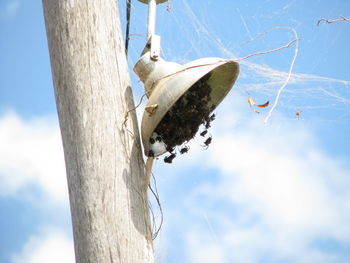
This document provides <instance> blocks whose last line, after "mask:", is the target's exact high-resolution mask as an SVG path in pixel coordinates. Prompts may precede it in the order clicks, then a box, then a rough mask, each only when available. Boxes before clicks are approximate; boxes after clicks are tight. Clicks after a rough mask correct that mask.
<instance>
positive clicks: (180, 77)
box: [134, 52, 239, 157]
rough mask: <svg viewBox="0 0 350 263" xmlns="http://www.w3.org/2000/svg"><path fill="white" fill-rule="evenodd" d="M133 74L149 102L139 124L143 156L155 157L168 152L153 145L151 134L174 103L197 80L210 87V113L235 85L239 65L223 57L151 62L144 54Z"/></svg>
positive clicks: (161, 147) (162, 146) (164, 147)
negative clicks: (186, 61)
mask: <svg viewBox="0 0 350 263" xmlns="http://www.w3.org/2000/svg"><path fill="white" fill-rule="evenodd" d="M134 71H135V72H136V74H137V75H138V76H139V78H140V80H141V81H142V82H143V83H144V84H145V91H146V94H147V96H148V99H149V100H148V103H147V106H146V109H148V110H147V111H145V112H144V114H143V117H142V124H141V137H142V142H143V146H144V152H145V155H146V156H155V157H156V156H159V155H161V154H163V153H165V152H167V149H166V145H158V146H157V145H156V144H154V138H155V136H157V134H155V133H154V132H155V130H156V129H157V126H158V124H159V123H160V122H161V121H162V119H163V118H164V116H165V115H166V114H167V112H168V111H169V110H171V108H172V107H173V106H174V104H175V103H176V102H177V101H178V100H179V99H180V98H181V97H182V96H183V95H184V94H186V92H188V91H189V89H190V88H191V87H193V86H195V84H196V83H197V82H198V81H200V80H201V79H202V81H203V79H204V81H205V82H206V84H207V85H209V86H210V100H209V101H208V102H207V104H208V105H207V106H208V108H209V109H210V111H213V110H214V109H215V108H216V107H217V106H218V104H219V103H220V102H221V101H222V100H223V99H224V97H225V96H226V95H227V93H228V92H229V91H230V90H231V88H232V86H233V84H234V83H235V81H236V79H237V77H238V73H239V64H238V63H237V62H234V61H232V60H225V59H222V58H201V59H198V60H194V61H191V62H189V63H187V64H185V65H179V64H177V63H173V62H166V61H164V60H162V59H160V58H159V60H157V61H153V60H152V59H150V53H149V52H147V53H146V54H144V55H143V56H142V57H141V59H140V60H139V61H138V62H137V63H136V65H135V67H134ZM189 106H190V105H189ZM179 128H181V127H179ZM151 138H153V139H151ZM150 139H151V141H152V142H153V143H152V144H150ZM153 144H154V145H153Z"/></svg>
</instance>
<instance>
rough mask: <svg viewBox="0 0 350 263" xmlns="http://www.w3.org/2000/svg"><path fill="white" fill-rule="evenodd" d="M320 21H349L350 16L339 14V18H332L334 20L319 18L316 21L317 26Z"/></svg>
mask: <svg viewBox="0 0 350 263" xmlns="http://www.w3.org/2000/svg"><path fill="white" fill-rule="evenodd" d="M322 21H323V22H326V23H327V24H332V23H337V22H342V21H350V17H344V16H340V18H338V19H334V20H331V19H326V18H321V19H320V20H318V21H317V26H319V25H320V23H321V22H322Z"/></svg>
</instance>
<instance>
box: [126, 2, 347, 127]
mask: <svg viewBox="0 0 350 263" xmlns="http://www.w3.org/2000/svg"><path fill="white" fill-rule="evenodd" d="M134 2H136V3H133V11H134V12H136V13H137V15H136V14H134V15H133V16H132V19H133V20H132V24H133V25H134V27H133V28H134V30H136V32H141V33H139V34H136V36H134V39H133V36H131V38H132V41H134V40H135V41H134V44H136V42H137V45H133V47H132V48H133V50H132V51H131V54H130V56H129V59H130V62H131V63H130V65H131V66H132V65H133V64H134V63H135V62H136V61H137V59H138V57H139V52H140V46H142V45H144V41H145V40H144V38H145V37H144V35H145V33H144V32H142V31H140V30H145V26H146V25H145V21H146V19H147V18H146V15H147V12H146V9H147V6H145V5H140V4H138V2H137V1H134ZM225 2H226V1H222V3H221V2H220V4H218V3H217V1H201V3H200V4H198V2H196V1H189V0H177V1H172V2H171V4H172V6H171V10H170V11H166V5H158V9H157V12H158V13H157V21H158V23H157V29H156V32H157V34H159V35H160V36H161V37H162V43H161V46H162V50H161V55H162V57H163V58H165V59H166V60H169V61H175V62H178V63H186V62H189V61H191V60H194V59H198V58H201V57H211V56H213V57H222V58H225V59H236V58H239V57H244V56H247V55H249V54H254V53H258V52H262V51H266V50H271V49H275V48H278V47H281V46H284V45H286V44H287V43H288V42H290V41H292V40H293V38H294V36H293V34H292V33H291V32H290V31H288V30H274V31H271V32H269V33H266V34H264V32H266V31H268V30H271V29H272V28H276V27H279V26H284V25H286V24H288V25H289V26H291V27H293V28H294V29H295V30H296V31H298V33H299V34H300V37H301V41H300V52H299V55H298V57H297V58H296V65H295V69H294V71H293V74H292V75H291V78H290V80H289V81H288V84H287V85H286V87H285V89H284V90H283V92H282V93H281V98H280V100H279V102H278V105H277V107H276V110H278V111H279V112H282V113H284V114H285V117H286V118H294V117H295V116H294V113H295V112H296V111H302V112H303V113H307V115H308V117H307V119H308V121H341V122H342V121H348V120H349V117H350V116H349V113H350V111H349V109H350V92H349V86H350V81H349V80H347V79H346V77H345V78H339V77H338V76H337V75H336V74H332V73H328V72H324V64H329V62H328V61H327V57H328V56H330V55H331V54H332V53H333V52H332V50H336V49H337V48H338V46H339V43H341V41H343V36H344V35H346V34H347V32H348V30H349V26H350V25H346V24H345V23H344V24H343V25H339V26H338V25H337V27H336V28H334V27H333V26H334V25H321V27H317V25H316V24H317V21H318V20H317V18H319V16H321V14H320V15H319V16H315V17H314V19H313V17H310V18H307V19H304V20H305V21H307V22H308V23H309V24H308V26H307V28H306V29H305V25H304V23H305V22H304V21H301V20H298V19H299V18H297V17H291V16H290V15H289V9H292V8H294V7H295V6H296V5H297V2H296V1H289V2H286V1H283V2H284V3H281V4H280V5H279V6H277V7H274V9H271V8H270V7H268V6H269V5H268V3H269V1H261V2H259V3H254V8H250V9H252V11H251V12H250V16H247V15H246V16H244V15H243V14H246V13H247V10H246V9H244V10H242V7H241V9H239V8H238V7H237V8H233V9H228V10H225ZM246 8H248V7H246ZM142 9H143V10H142ZM213 9H214V10H219V11H220V10H223V11H222V12H224V13H223V16H222V17H217V16H214V15H212V14H213V11H212V10H213ZM121 10H122V11H123V10H125V8H123V7H121ZM141 11H143V15H144V16H139V14H140V13H141ZM124 12H125V11H124ZM217 12H218V11H216V13H217ZM227 14H231V15H227ZM305 15H307V14H305ZM338 15H339V14H337V9H336V7H334V16H338ZM217 20H221V22H220V23H218V21H217ZM134 32H135V31H134ZM237 32H240V33H241V34H237ZM242 32H243V34H242ZM174 34H175V35H176V38H175V40H174ZM260 34H263V35H262V36H260V37H259V38H255V37H256V36H259V35H260ZM140 35H142V36H140ZM136 38H137V39H136ZM324 39H327V42H326V44H324V42H325V41H321V40H324ZM315 45H316V46H318V48H319V49H320V50H321V52H323V53H322V54H316V53H313V54H311V56H314V57H315V58H314V59H312V60H311V59H310V55H307V54H305V52H308V51H312V47H313V46H315ZM294 48H295V46H293V45H292V46H291V47H289V48H288V49H284V50H280V51H277V52H274V53H269V54H265V55H260V56H256V57H252V58H250V59H247V60H244V61H241V62H240V65H241V72H240V76H239V79H238V81H237V83H236V85H235V89H236V90H237V92H238V93H239V94H240V95H241V96H242V97H248V96H249V97H253V98H254V99H255V100H259V101H262V102H263V101H268V100H269V101H270V102H273V101H274V100H275V98H276V95H277V92H278V89H279V88H280V87H281V86H282V85H283V83H284V82H285V81H286V78H287V76H288V70H289V66H290V63H291V61H292V58H293V52H294V51H293V49H294ZM335 62H336V61H335ZM340 66H341V65H339V64H334V65H330V64H329V67H330V69H331V67H332V68H335V67H340ZM322 71H323V72H322ZM321 73H323V74H321ZM332 75H333V76H332ZM134 77H135V76H134ZM140 95H142V94H140ZM266 115H267V113H266V114H265V116H264V117H266Z"/></svg>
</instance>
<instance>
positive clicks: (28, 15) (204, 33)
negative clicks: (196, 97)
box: [0, 0, 350, 263]
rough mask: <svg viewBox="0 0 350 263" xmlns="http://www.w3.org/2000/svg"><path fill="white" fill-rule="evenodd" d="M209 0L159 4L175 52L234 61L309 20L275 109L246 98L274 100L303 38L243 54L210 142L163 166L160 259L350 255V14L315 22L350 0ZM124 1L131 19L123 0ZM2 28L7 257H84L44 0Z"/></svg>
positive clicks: (16, 3)
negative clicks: (76, 243) (78, 245)
mask: <svg viewBox="0 0 350 263" xmlns="http://www.w3.org/2000/svg"><path fill="white" fill-rule="evenodd" d="M198 3H199V1H196V0H172V1H171V10H170V11H166V5H165V4H163V5H160V6H158V9H157V11H158V12H157V22H158V23H157V27H156V32H157V33H158V34H159V35H160V36H161V41H162V42H161V46H162V53H161V55H162V57H163V58H164V59H167V60H169V61H176V62H179V63H185V62H188V61H191V60H193V59H197V58H201V57H210V56H215V57H223V58H228V59H231V58H232V59H234V58H239V57H244V56H246V55H249V54H253V53H257V52H261V51H266V50H271V49H275V48H277V47H280V46H283V45H286V44H287V43H288V42H289V41H291V40H293V38H294V36H293V34H292V33H291V31H289V30H285V29H280V30H275V31H273V32H271V33H269V34H266V35H264V36H262V37H260V38H257V39H255V37H256V36H257V35H258V34H260V33H263V32H265V31H267V30H270V29H272V28H276V27H293V28H294V29H295V30H296V31H297V33H298V36H299V38H300V41H299V50H298V51H299V52H298V57H297V59H296V62H295V67H294V71H293V75H292V77H291V80H290V82H289V84H288V85H287V87H286V88H285V90H284V91H283V93H282V96H281V98H280V101H279V103H278V105H277V107H276V109H275V111H274V112H273V113H272V116H271V118H270V119H269V121H268V122H267V123H264V119H265V118H266V116H267V113H268V111H269V109H270V108H266V109H262V110H260V111H261V112H260V114H257V113H255V112H253V111H252V110H251V108H250V107H249V105H248V103H247V102H246V99H247V97H252V98H253V99H254V100H255V101H257V102H261V103H263V102H265V101H267V100H269V101H270V102H271V103H272V102H273V101H274V99H275V97H276V93H277V90H278V89H279V87H281V85H282V84H283V82H284V80H285V79H286V77H287V73H288V70H289V67H290V63H291V61H292V58H293V55H294V51H295V45H292V46H291V47H290V48H288V49H284V50H281V51H278V52H276V53H271V54H266V55H260V56H255V57H252V58H250V59H248V60H244V61H242V62H241V73H240V76H239V79H238V81H237V83H236V85H235V86H234V88H233V89H232V91H231V92H230V94H229V95H228V97H227V98H226V99H225V101H224V102H223V103H222V105H220V107H219V108H218V109H217V110H216V115H217V119H216V120H215V122H214V125H213V128H212V130H211V131H210V132H211V134H212V136H213V142H212V144H211V145H210V147H209V149H208V150H203V148H202V147H201V146H200V145H201V144H202V141H201V139H200V138H196V139H195V140H194V141H193V142H192V143H191V144H190V147H191V148H190V151H189V153H188V154H186V155H184V156H178V157H177V158H176V159H175V160H174V163H173V164H171V165H168V164H164V163H163V162H162V158H160V159H159V160H158V161H157V162H156V163H155V168H154V174H155V177H156V179H157V185H158V190H159V194H160V198H161V202H162V207H163V211H164V225H163V229H162V232H161V233H160V235H159V237H158V238H157V240H156V242H155V254H156V259H157V262H169V263H171V262H174V263H175V262H191V263H196V262H201V263H206V262H208V263H209V262H216V263H226V262H239V263H240V262H242V263H243V262H244V263H246V262H252V263H265V262H266V263H272V262H288V263H289V262H327V263H328V262H334V263H342V262H350V225H349V223H348V222H349V221H350V205H349V204H350V191H349V190H348V189H350V159H349V155H350V137H349V134H350V126H349V123H350V91H349V90H350V74H349V73H350V72H349V68H350V67H349V64H350V62H349V61H350V52H349V47H348V46H349V45H348V43H349V42H350V34H349V32H350V23H349V22H339V23H334V24H326V23H321V24H320V25H319V26H317V25H316V23H317V21H318V19H320V18H330V19H336V18H338V17H339V16H340V15H344V16H350V15H349V13H350V2H349V1H346V0H336V1H321V0H319V1H316V0H313V1H301V0H294V1H273V0H263V1H261V0H259V1H258V0H249V1H231V0H221V1H214V0H205V1H204V0H203V1H200V5H199V4H198ZM119 7H120V14H121V22H122V26H123V28H124V27H125V26H124V25H125V3H124V1H120V3H119ZM146 18H147V7H146V6H145V5H143V4H141V3H139V2H138V1H135V0H134V1H133V5H132V18H131V30H130V31H131V32H130V33H131V34H132V36H131V39H130V47H129V57H128V61H129V67H130V72H131V78H132V82H133V89H134V94H135V98H136V100H139V98H140V97H141V96H142V94H143V89H142V88H143V87H142V85H141V83H139V82H138V80H137V77H136V76H135V74H134V73H133V72H132V67H133V64H134V63H135V62H136V61H137V59H138V57H139V54H140V52H141V50H142V49H143V46H144V44H145V32H146V26H145V24H146ZM0 35H1V37H0V58H1V59H0V72H1V73H0V91H1V92H0V145H1V147H0V211H1V212H0V232H1V233H2V234H1V235H0V244H1V246H0V262H4V263H7V262H14V263H16V262H29V263H34V262H35V263H41V262H48V259H50V262H74V257H73V255H74V254H73V253H74V252H73V247H72V246H73V243H72V233H71V232H72V231H71V223H70V213H69V203H68V196H67V186H66V181H65V180H66V179H65V169H64V162H63V152H62V146H61V139H60V133H59V129H58V123H57V116H56V107H55V102H54V95H53V87H52V79H51V70H50V62H49V54H48V48H47V41H46V35H45V26H44V20H43V14H42V6H41V1H23V0H1V1H0ZM248 40H254V41H251V42H249V43H247V42H246V41H248ZM298 110H300V111H301V116H300V118H296V116H295V112H296V111H298ZM142 111H143V109H142V107H140V108H139V109H138V116H139V118H140V117H141V115H142ZM154 210H155V212H156V213H157V209H156V206H154ZM52 258H54V260H56V261H52Z"/></svg>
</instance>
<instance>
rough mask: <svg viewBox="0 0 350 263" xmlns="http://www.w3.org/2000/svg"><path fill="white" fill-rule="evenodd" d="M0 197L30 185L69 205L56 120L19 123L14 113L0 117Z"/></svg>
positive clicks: (50, 118)
mask: <svg viewBox="0 0 350 263" xmlns="http://www.w3.org/2000/svg"><path fill="white" fill-rule="evenodd" d="M0 145H1V147H0V195H10V194H15V193H17V192H18V191H20V190H25V189H26V188H27V187H30V186H31V185H34V186H38V187H39V188H40V190H42V191H44V193H45V194H47V196H48V197H49V198H51V199H53V200H56V201H60V202H68V190H67V182H66V175H65V166H64V157H63V149H62V145H61V136H60V132H59V128H58V124H57V120H56V119H55V118H53V117H41V118H36V119H32V120H28V121H27V120H26V121H24V120H22V119H21V118H20V117H19V116H17V115H16V114H14V113H8V114H6V115H3V116H2V117H0Z"/></svg>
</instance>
